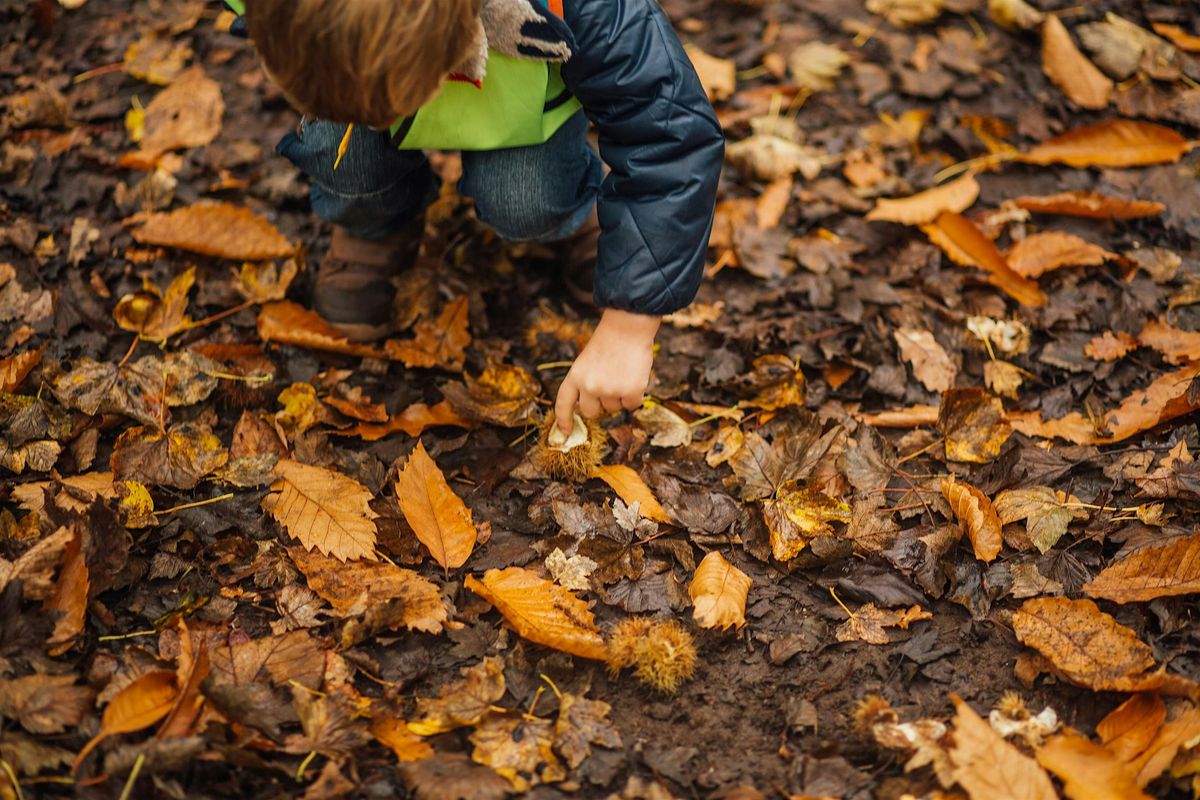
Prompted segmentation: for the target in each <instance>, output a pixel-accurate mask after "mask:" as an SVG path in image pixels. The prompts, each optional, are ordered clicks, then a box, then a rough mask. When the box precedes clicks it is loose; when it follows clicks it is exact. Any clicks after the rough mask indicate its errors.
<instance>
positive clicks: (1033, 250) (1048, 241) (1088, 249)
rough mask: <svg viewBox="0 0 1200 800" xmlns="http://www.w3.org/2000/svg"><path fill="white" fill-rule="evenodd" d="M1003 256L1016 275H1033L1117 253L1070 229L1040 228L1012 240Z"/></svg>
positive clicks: (1092, 262)
mask: <svg viewBox="0 0 1200 800" xmlns="http://www.w3.org/2000/svg"><path fill="white" fill-rule="evenodd" d="M1006 258H1007V259H1008V264H1009V266H1010V267H1012V268H1013V271H1014V272H1016V273H1017V274H1018V275H1023V276H1024V277H1026V278H1036V277H1038V276H1040V275H1044V274H1046V273H1047V272H1050V271H1052V270H1056V269H1062V268H1063V267H1089V266H1092V267H1094V266H1098V265H1100V264H1103V263H1104V262H1105V261H1108V260H1110V259H1114V258H1117V254H1116V253H1110V252H1108V251H1107V250H1105V249H1104V248H1103V247H1100V246H1099V245H1095V244H1092V243H1091V242H1088V241H1085V240H1083V239H1080V238H1079V237H1078V236H1075V235H1073V234H1070V233H1064V232H1062V231H1044V232H1042V233H1035V234H1032V235H1030V236H1026V237H1025V238H1024V239H1022V240H1021V241H1019V242H1017V243H1016V244H1014V245H1013V246H1012V247H1011V248H1010V249H1009V251H1008V253H1007V254H1006Z"/></svg>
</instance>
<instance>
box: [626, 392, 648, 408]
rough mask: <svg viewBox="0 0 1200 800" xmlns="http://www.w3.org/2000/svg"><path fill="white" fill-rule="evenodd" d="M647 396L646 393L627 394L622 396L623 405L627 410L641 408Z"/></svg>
mask: <svg viewBox="0 0 1200 800" xmlns="http://www.w3.org/2000/svg"><path fill="white" fill-rule="evenodd" d="M645 398H646V395H644V394H627V395H625V396H624V397H622V398H621V407H622V408H624V409H625V410H626V411H633V410H634V409H637V408H641V405H642V401H643V400H644V399H645Z"/></svg>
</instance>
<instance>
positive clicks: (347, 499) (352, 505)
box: [263, 459, 378, 561]
mask: <svg viewBox="0 0 1200 800" xmlns="http://www.w3.org/2000/svg"><path fill="white" fill-rule="evenodd" d="M275 472H276V473H277V474H278V475H279V480H277V481H276V482H275V483H274V484H273V485H272V486H271V491H272V492H273V494H269V495H267V497H265V498H264V499H263V509H264V510H265V511H266V512H267V513H269V514H270V515H271V516H272V517H274V518H275V519H276V520H277V521H278V522H279V524H280V525H282V526H283V527H284V529H285V530H287V532H288V534H289V535H290V536H291V537H292V538H293V539H296V540H298V541H299V542H300V543H301V544H303V545H304V546H305V547H306V548H309V549H312V548H316V549H317V550H319V551H320V552H322V553H324V554H325V555H328V556H333V557H334V558H338V559H341V560H343V561H352V560H354V559H359V558H362V559H367V560H374V559H375V558H376V555H375V522H374V521H373V520H374V519H375V517H377V516H378V515H377V514H376V513H375V512H374V511H372V510H371V508H370V506H369V505H368V504H369V503H370V500H371V493H370V492H369V491H367V489H366V488H365V487H364V486H362V485H361V484H359V483H358V482H357V481H355V480H354V479H352V478H349V477H347V476H345V475H343V474H341V473H340V472H335V471H333V470H330V469H325V468H323V467H313V466H309V465H307V464H301V463H299V462H297V461H292V460H290V459H281V460H280V461H279V463H278V464H276V466H275Z"/></svg>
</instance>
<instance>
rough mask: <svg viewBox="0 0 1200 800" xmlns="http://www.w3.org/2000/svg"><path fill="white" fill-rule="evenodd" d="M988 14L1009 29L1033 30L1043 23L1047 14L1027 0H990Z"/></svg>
mask: <svg viewBox="0 0 1200 800" xmlns="http://www.w3.org/2000/svg"><path fill="white" fill-rule="evenodd" d="M988 15H989V16H991V18H992V20H993V21H994V22H995V23H996V24H997V25H999V26H1001V27H1003V28H1008V29H1009V30H1026V31H1028V30H1033V29H1034V28H1036V27H1037V26H1039V25H1041V24H1042V20H1043V19H1045V17H1046V15H1045V14H1043V13H1042V12H1041V11H1038V10H1037V9H1036V8H1034V7H1033V6H1031V5H1029V4H1028V3H1026V2H1025V0H988Z"/></svg>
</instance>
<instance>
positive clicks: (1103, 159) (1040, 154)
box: [1020, 119, 1193, 167]
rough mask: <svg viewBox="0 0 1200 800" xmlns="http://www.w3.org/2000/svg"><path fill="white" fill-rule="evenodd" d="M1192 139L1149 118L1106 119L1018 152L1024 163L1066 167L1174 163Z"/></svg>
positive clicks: (1188, 149)
mask: <svg viewBox="0 0 1200 800" xmlns="http://www.w3.org/2000/svg"><path fill="white" fill-rule="evenodd" d="M1192 146H1193V145H1192V143H1191V142H1189V141H1188V140H1187V139H1185V138H1183V136H1181V135H1179V134H1178V133H1176V132H1175V131H1173V130H1171V129H1170V128H1167V127H1164V126H1162V125H1155V124H1154V123H1151V122H1136V121H1134V120H1128V119H1117V120H1109V121H1108V122H1101V123H1098V124H1096V125H1087V126H1084V127H1082V128H1076V129H1074V130H1070V131H1067V132H1066V133H1064V134H1063V135H1061V136H1057V137H1055V138H1053V139H1050V140H1049V141H1046V142H1043V143H1042V144H1039V145H1037V146H1036V147H1034V148H1033V149H1032V150H1030V151H1029V152H1027V153H1025V154H1023V155H1022V156H1020V159H1021V160H1022V161H1024V162H1026V163H1028V164H1065V165H1067V166H1069V167H1136V166H1144V165H1147V164H1168V163H1174V162H1176V161H1178V160H1179V159H1180V158H1182V157H1183V155H1184V153H1187V152H1189V151H1190V150H1191V149H1192Z"/></svg>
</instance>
